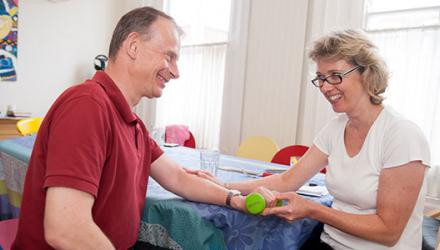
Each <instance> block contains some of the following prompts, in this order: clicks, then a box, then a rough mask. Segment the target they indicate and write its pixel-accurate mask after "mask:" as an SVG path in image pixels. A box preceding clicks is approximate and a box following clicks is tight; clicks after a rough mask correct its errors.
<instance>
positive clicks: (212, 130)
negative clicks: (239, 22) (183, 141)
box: [155, 0, 231, 148]
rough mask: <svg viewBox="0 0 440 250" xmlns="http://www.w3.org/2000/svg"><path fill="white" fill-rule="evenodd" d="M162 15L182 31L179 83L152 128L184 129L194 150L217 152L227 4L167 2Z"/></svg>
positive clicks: (218, 0) (221, 0) (161, 103)
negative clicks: (192, 138) (181, 126)
mask: <svg viewBox="0 0 440 250" xmlns="http://www.w3.org/2000/svg"><path fill="white" fill-rule="evenodd" d="M164 4H165V6H164V10H165V11H166V12H167V13H168V14H170V15H171V16H172V17H173V18H175V19H176V22H177V23H178V24H179V25H180V26H181V27H182V28H183V30H184V32H185V35H184V36H183V37H182V41H181V43H182V46H181V51H180V60H179V62H178V66H179V69H180V78H179V79H177V80H173V81H171V82H169V83H168V84H167V86H166V88H165V90H164V92H163V95H162V97H161V98H159V99H158V100H157V104H156V112H155V113H156V118H155V122H156V124H155V127H165V126H166V125H169V124H185V125H188V126H189V128H190V130H191V132H192V133H193V134H194V136H195V138H196V144H197V147H206V148H218V144H219V133H220V118H221V111H222V110H221V108H222V99H223V81H224V72H225V58H226V50H227V48H228V33H229V19H230V12H231V11H230V9H231V1H230V0H227V1H225V0H185V1H181V0H168V1H165V2H164Z"/></svg>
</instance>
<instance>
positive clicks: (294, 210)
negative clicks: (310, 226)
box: [262, 192, 310, 222]
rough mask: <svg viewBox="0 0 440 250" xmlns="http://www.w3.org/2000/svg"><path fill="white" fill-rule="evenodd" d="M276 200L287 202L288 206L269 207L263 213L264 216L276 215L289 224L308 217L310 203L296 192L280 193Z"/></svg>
mask: <svg viewBox="0 0 440 250" xmlns="http://www.w3.org/2000/svg"><path fill="white" fill-rule="evenodd" d="M275 199H276V200H284V201H287V204H286V205H284V206H281V207H276V206H271V207H267V208H266V209H265V210H264V211H263V213H262V214H263V215H275V216H278V217H280V218H283V219H285V220H287V221H289V222H293V221H295V220H297V219H301V218H304V217H307V216H308V213H309V203H310V201H308V200H306V199H304V198H303V197H301V196H300V195H298V194H296V193H295V192H287V193H278V194H276V195H275Z"/></svg>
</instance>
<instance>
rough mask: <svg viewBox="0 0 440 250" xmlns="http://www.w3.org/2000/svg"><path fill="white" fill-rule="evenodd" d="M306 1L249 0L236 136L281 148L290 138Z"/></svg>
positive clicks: (292, 137)
mask: <svg viewBox="0 0 440 250" xmlns="http://www.w3.org/2000/svg"><path fill="white" fill-rule="evenodd" d="M307 2H308V1H307V0H296V1H291V0H278V1H271V2H270V5H269V4H268V2H267V1H265V0H256V1H252V5H251V17H250V22H249V39H248V54H247V65H246V66H247V70H246V71H247V72H246V81H245V93H244V100H243V101H244V106H243V115H242V117H243V123H242V134H241V139H242V140H243V139H245V138H247V137H249V136H254V135H267V136H271V137H272V138H274V139H275V140H276V141H277V142H278V144H280V145H284V146H285V145H288V144H292V143H293V142H294V141H295V135H296V133H295V132H296V124H297V119H296V117H298V107H299V92H300V89H299V86H300V83H301V72H302V62H303V57H302V55H303V54H304V37H305V31H306V21H307V8H308V5H307ZM269 6H270V8H269Z"/></svg>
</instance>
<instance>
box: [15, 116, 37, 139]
mask: <svg viewBox="0 0 440 250" xmlns="http://www.w3.org/2000/svg"><path fill="white" fill-rule="evenodd" d="M42 121H43V118H40V117H35V118H25V119H21V120H19V121H18V122H17V129H18V131H19V132H20V134H21V135H23V136H25V135H30V134H33V133H36V132H37V131H38V129H39V128H40V125H41V122H42Z"/></svg>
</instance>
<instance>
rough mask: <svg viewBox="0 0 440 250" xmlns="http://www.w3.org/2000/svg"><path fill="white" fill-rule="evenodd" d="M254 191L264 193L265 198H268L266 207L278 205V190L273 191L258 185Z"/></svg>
mask: <svg viewBox="0 0 440 250" xmlns="http://www.w3.org/2000/svg"><path fill="white" fill-rule="evenodd" d="M253 192H256V193H259V194H261V195H263V197H264V200H266V207H274V206H276V203H277V199H276V195H277V194H278V192H277V191H271V190H269V189H267V188H265V187H258V188H257V189H255V190H254V191H253Z"/></svg>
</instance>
